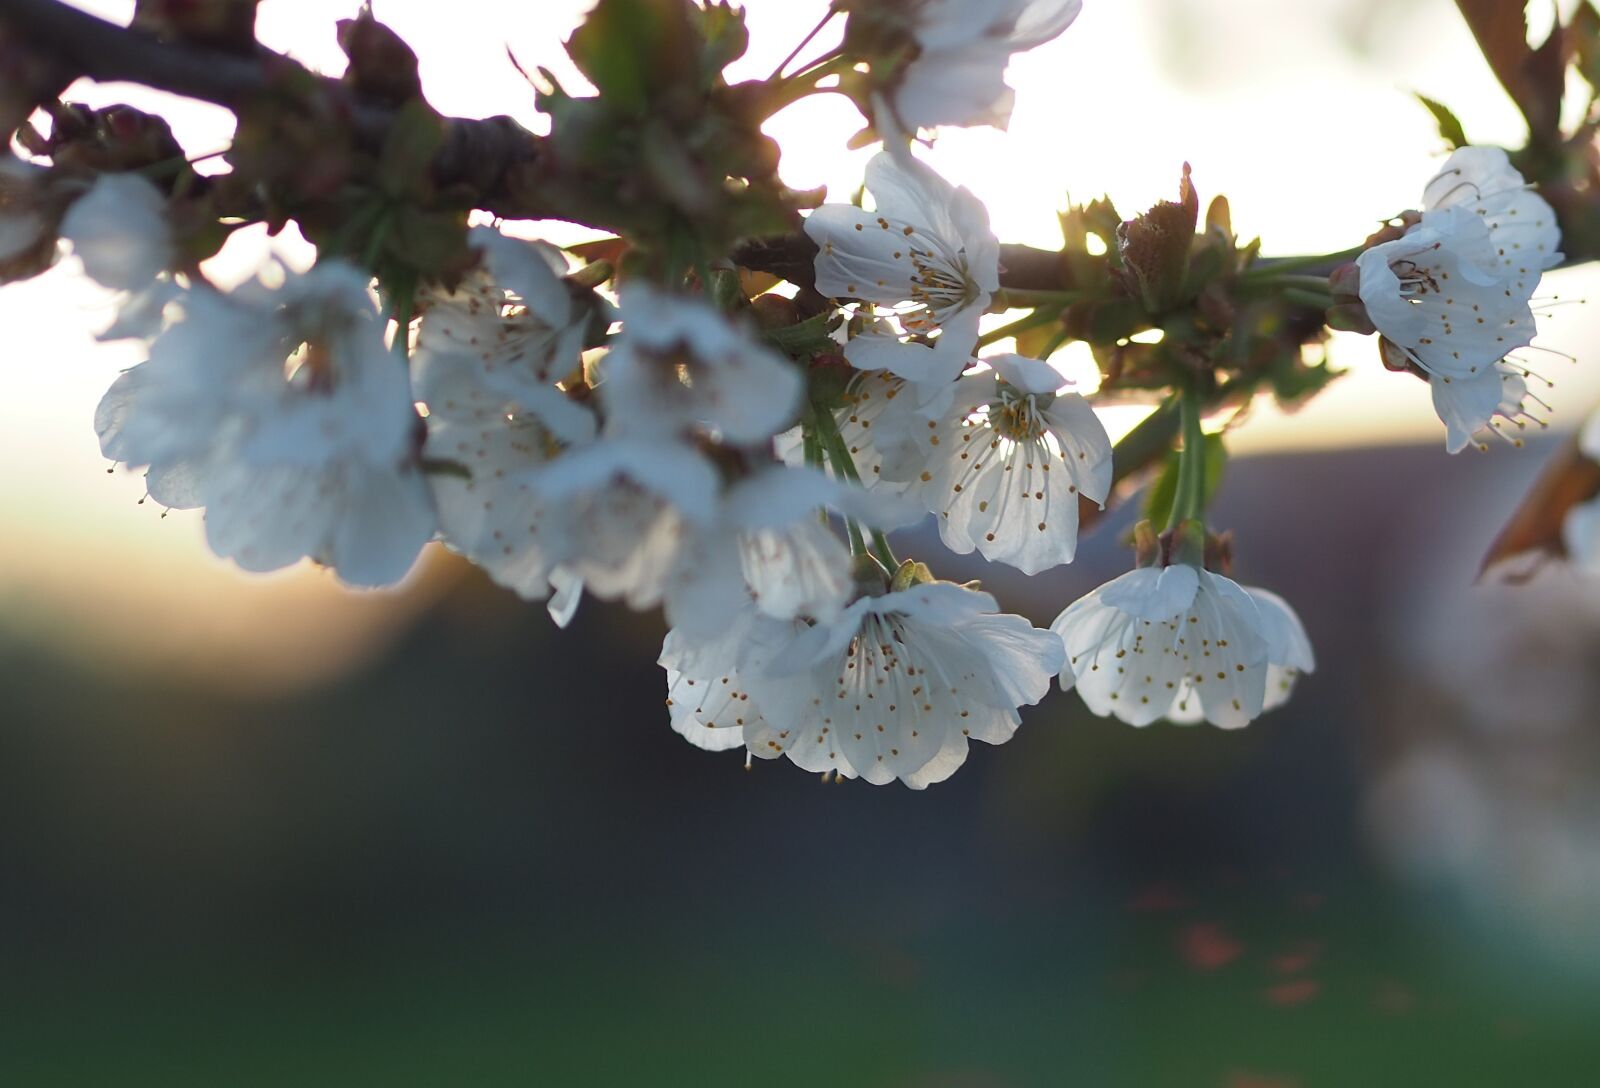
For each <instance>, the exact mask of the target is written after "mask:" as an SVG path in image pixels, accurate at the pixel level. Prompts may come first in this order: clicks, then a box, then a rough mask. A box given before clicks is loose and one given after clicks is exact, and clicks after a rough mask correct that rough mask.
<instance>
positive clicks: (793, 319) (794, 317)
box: [750, 292, 800, 330]
mask: <svg viewBox="0 0 1600 1088" xmlns="http://www.w3.org/2000/svg"><path fill="white" fill-rule="evenodd" d="M750 312H751V313H752V314H754V315H755V319H756V324H758V325H760V326H761V328H762V329H764V330H765V329H786V328H788V327H789V326H790V325H798V324H800V307H798V306H796V305H795V302H794V299H792V298H785V297H784V296H782V295H775V294H772V293H771V292H768V293H767V294H764V295H760V296H758V297H757V298H755V299H754V300H753V301H751V303H750Z"/></svg>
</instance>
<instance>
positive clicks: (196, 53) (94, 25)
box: [0, 0, 547, 219]
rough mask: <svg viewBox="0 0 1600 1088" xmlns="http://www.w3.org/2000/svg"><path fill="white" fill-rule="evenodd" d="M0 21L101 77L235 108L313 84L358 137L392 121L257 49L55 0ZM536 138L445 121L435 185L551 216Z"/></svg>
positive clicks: (9, 8) (10, 4) (499, 120)
mask: <svg viewBox="0 0 1600 1088" xmlns="http://www.w3.org/2000/svg"><path fill="white" fill-rule="evenodd" d="M0 24H3V27H4V29H5V30H7V31H9V36H10V37H12V38H14V39H15V40H16V41H17V42H19V43H28V44H30V45H31V46H33V48H35V49H37V50H38V51H39V52H40V54H41V55H43V56H46V57H48V58H49V59H50V60H51V61H52V62H54V63H57V64H59V65H61V66H62V67H64V68H66V69H70V70H72V71H74V72H76V73H78V74H81V75H84V76H87V77H89V78H90V79H94V80H97V81H100V82H113V81H121V82H128V83H138V84H141V85H143V86H146V87H151V88H154V89H156V90H162V91H169V92H171V93H173V94H178V95H182V96H184V97H186V98H194V99H198V100H200V101H202V102H211V103H214V104H216V105H219V106H223V107H225V108H227V109H230V110H234V111H238V110H241V109H248V108H250V107H251V106H252V105H255V104H258V103H260V102H262V101H265V100H270V99H271V98H273V97H277V96H283V95H303V94H304V93H305V88H307V87H310V88H312V89H313V92H314V93H315V94H317V95H319V96H322V97H323V99H324V100H325V101H327V102H329V103H331V104H332V106H333V109H334V112H336V113H337V114H338V115H340V116H343V117H345V118H347V119H348V120H349V121H350V124H351V128H352V130H353V131H354V133H355V135H356V138H357V139H358V140H360V141H362V142H363V143H364V144H367V145H370V146H374V147H376V146H378V145H379V144H381V142H382V140H383V137H384V136H385V135H386V134H387V133H388V131H389V129H390V126H391V125H392V123H393V120H394V110H393V109H392V108H391V107H389V106H387V105H383V104H379V103H374V102H370V101H367V100H364V99H362V98H361V97H360V96H358V95H357V94H356V93H355V92H354V91H353V90H352V89H351V88H350V87H347V86H345V85H344V84H343V83H341V82H340V81H338V80H337V79H332V78H329V77H327V76H321V75H316V74H314V73H312V72H311V71H309V70H308V69H306V68H305V67H304V66H303V65H301V64H299V63H298V62H297V61H294V60H292V59H290V58H289V57H286V56H284V55H283V54H281V53H275V52H273V51H272V50H269V49H265V48H261V47H257V48H256V50H255V52H254V54H253V55H248V56H243V55H240V54H238V53H231V52H224V51H221V50H217V49H211V48H207V47H205V46H200V45H194V44H190V43H183V42H170V41H163V40H161V39H160V38H157V37H156V36H155V35H153V34H149V33H147V32H145V31H143V30H138V29H134V28H130V27H125V26H119V25H117V24H116V23H112V22H108V21H106V20H105V19H101V18H99V17H98V16H94V15H90V14H88V13H87V12H84V11H79V10H78V9H76V8H73V7H70V6H69V5H67V4H65V3H62V2H61V0H0ZM541 143H542V142H541V140H540V138H539V137H538V136H536V135H534V134H533V133H531V132H529V131H528V130H527V129H525V128H523V127H522V126H521V125H519V124H517V122H516V121H514V120H513V119H512V118H510V117H505V116H500V117H488V118H484V119H482V120H475V119H469V118H446V120H445V142H444V145H443V146H442V147H441V148H440V150H439V153H438V154H437V155H436V156H435V158H434V161H433V164H432V173H433V178H434V181H435V182H437V183H438V184H439V185H440V186H441V187H449V186H453V185H463V186H466V187H469V188H470V189H471V190H472V191H473V192H474V193H475V194H476V197H477V203H478V206H479V207H481V208H483V209H484V210H485V211H490V212H493V213H495V214H497V215H502V216H505V217H507V218H516V219H531V218H539V217H541V216H542V215H544V214H547V212H546V211H545V210H544V209H542V208H541V207H540V206H539V202H538V200H537V186H536V185H535V184H534V182H535V181H536V180H537V178H536V171H535V168H536V166H537V164H538V162H539V159H540V151H541Z"/></svg>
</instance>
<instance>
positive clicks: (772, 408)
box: [600, 284, 804, 446]
mask: <svg viewBox="0 0 1600 1088" xmlns="http://www.w3.org/2000/svg"><path fill="white" fill-rule="evenodd" d="M601 373H602V376H603V384H602V385H601V390H600V391H601V395H602V397H603V399H604V401H605V405H606V411H607V413H608V416H609V419H608V427H611V428H613V429H615V430H617V431H618V432H619V433H622V432H627V433H644V432H646V431H648V432H650V433H664V434H677V433H683V432H686V431H688V430H691V429H694V428H707V429H709V430H710V431H711V432H712V433H713V434H714V435H716V436H717V437H720V438H721V439H723V440H724V441H726V442H728V443H730V444H733V445H741V446H748V445H755V444H757V443H761V442H764V441H766V440H767V439H770V438H771V437H772V436H773V435H774V434H776V433H778V432H779V431H780V430H783V429H784V428H785V427H788V426H789V425H790V424H792V423H793V422H794V419H795V416H796V415H797V413H798V411H799V406H800V398H801V394H802V392H803V387H804V379H803V378H802V376H801V374H800V371H799V370H798V369H797V368H796V367H795V366H794V365H793V364H791V363H790V362H789V361H788V360H787V359H785V358H784V357H783V356H781V355H779V354H777V353H776V352H774V351H773V350H771V349H770V348H767V347H764V346H763V345H761V344H760V343H757V342H756V341H755V340H754V339H753V338H752V337H751V336H750V335H749V334H748V333H747V332H746V331H745V330H744V329H741V328H739V327H737V326H735V325H734V324H733V323H732V322H730V321H729V319H728V318H727V317H726V316H725V315H723V314H721V313H719V312H718V311H717V310H715V309H713V308H711V307H710V306H708V305H706V304H705V303H703V302H701V301H699V300H697V299H693V298H688V297H685V296H680V295H674V294H670V293H668V292H665V291H661V290H658V289H656V288H654V287H651V286H649V285H647V284H633V285H630V286H629V287H628V288H627V289H626V291H625V292H624V294H623V299H622V335H621V336H620V337H618V338H617V339H616V340H615V341H614V342H613V343H612V345H611V351H610V353H609V354H608V355H607V356H606V359H605V363H604V365H603V368H602V371H601Z"/></svg>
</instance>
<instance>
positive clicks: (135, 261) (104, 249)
mask: <svg viewBox="0 0 1600 1088" xmlns="http://www.w3.org/2000/svg"><path fill="white" fill-rule="evenodd" d="M166 207H167V202H166V198H165V197H163V196H162V195H161V191H160V190H159V189H157V188H156V187H155V186H154V185H152V184H151V183H150V182H149V181H148V180H147V179H145V178H143V177H141V176H139V175H138V174H101V175H100V176H99V177H98V178H97V179H96V180H95V183H94V185H93V186H92V187H91V188H90V189H89V191H88V192H87V193H85V194H84V195H83V196H81V197H79V198H78V199H77V200H76V201H74V202H73V204H72V207H71V208H69V209H68V210H67V214H66V215H65V216H63V217H62V220H61V237H63V238H65V239H66V240H67V241H69V242H71V243H72V249H73V252H74V253H76V254H77V255H78V257H79V259H81V260H82V261H83V268H84V271H85V272H87V273H88V274H89V277H90V278H91V279H93V280H94V281H95V282H97V283H99V284H101V285H102V286H104V287H110V288H114V289H116V290H119V291H134V290H138V289H140V288H143V287H146V286H148V285H149V284H150V283H151V282H153V281H154V280H155V278H156V276H157V275H159V274H160V273H161V272H163V271H164V270H165V269H166V268H167V267H169V266H170V265H171V264H172V262H173V261H174V260H175V258H176V254H175V252H174V250H173V246H172V232H171V230H170V228H169V227H168V226H167V218H166Z"/></svg>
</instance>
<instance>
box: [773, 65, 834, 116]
mask: <svg viewBox="0 0 1600 1088" xmlns="http://www.w3.org/2000/svg"><path fill="white" fill-rule="evenodd" d="M853 63H854V62H853V61H852V60H851V59H850V58H849V57H843V56H835V57H830V58H828V59H827V60H825V61H823V62H821V63H819V64H816V65H813V66H812V67H810V68H807V69H806V70H805V71H803V72H799V73H796V74H795V75H792V76H787V77H785V78H784V79H782V80H779V81H777V82H775V83H774V84H773V85H772V87H771V89H769V90H767V91H766V92H764V96H763V97H762V99H761V106H762V107H763V108H765V109H766V111H767V116H768V117H770V116H772V115H773V114H775V113H777V112H778V111H779V110H781V109H783V108H784V107H786V106H792V105H794V104H795V103H796V102H798V101H800V100H801V99H802V98H807V97H809V96H811V95H814V94H831V93H832V92H833V91H834V90H836V89H837V88H834V87H818V86H817V83H818V82H819V81H820V80H823V79H826V78H827V77H829V76H832V75H838V74H839V73H840V72H842V71H845V70H846V69H848V68H849V67H850V66H851V64H853Z"/></svg>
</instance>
